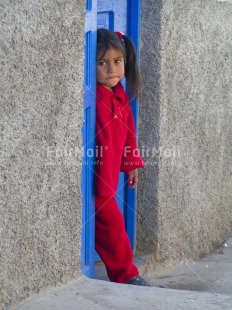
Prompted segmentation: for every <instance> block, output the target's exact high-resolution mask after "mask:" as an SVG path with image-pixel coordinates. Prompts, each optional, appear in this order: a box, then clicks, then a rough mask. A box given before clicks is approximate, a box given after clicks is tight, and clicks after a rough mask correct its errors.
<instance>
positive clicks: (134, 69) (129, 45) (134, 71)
mask: <svg viewBox="0 0 232 310" xmlns="http://www.w3.org/2000/svg"><path fill="white" fill-rule="evenodd" d="M122 40H123V41H124V46H125V50H126V59H125V77H126V80H127V83H128V86H129V96H130V98H131V99H134V97H136V96H137V95H138V93H139V91H140V76H139V70H138V64H137V56H136V49H135V46H134V44H133V42H132V41H131V40H130V39H129V38H128V37H127V36H125V35H123V36H122Z"/></svg>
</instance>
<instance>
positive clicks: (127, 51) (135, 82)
mask: <svg viewBox="0 0 232 310" xmlns="http://www.w3.org/2000/svg"><path fill="white" fill-rule="evenodd" d="M110 48H114V49H116V50H118V51H120V52H122V55H123V57H124V62H125V77H126V80H127V83H128V88H129V91H128V92H129V96H130V97H131V98H132V97H134V96H137V95H138V93H139V89H140V77H139V70H138V65H137V57H136V50H135V46H134V44H133V42H132V41H131V40H130V39H129V38H128V37H127V36H125V35H123V36H122V40H121V39H120V38H119V36H118V35H117V34H116V33H115V32H113V31H111V30H108V29H98V30H97V57H98V58H102V57H103V56H104V55H105V53H106V51H107V50H108V49H110Z"/></svg>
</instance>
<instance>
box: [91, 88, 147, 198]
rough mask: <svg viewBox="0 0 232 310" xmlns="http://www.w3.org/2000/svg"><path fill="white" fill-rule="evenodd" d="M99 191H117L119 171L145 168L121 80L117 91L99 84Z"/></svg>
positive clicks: (110, 193)
mask: <svg viewBox="0 0 232 310" xmlns="http://www.w3.org/2000/svg"><path fill="white" fill-rule="evenodd" d="M96 95H97V101H96V149H97V152H96V153H97V154H96V155H97V156H96V171H95V188H96V194H97V195H98V196H103V197H111V196H115V195H116V191H117V185H118V177H119V172H120V171H123V172H129V171H131V170H134V169H136V168H144V163H143V160H142V158H141V157H140V156H139V152H138V149H137V142H136V132H135V125H134V119H133V115H132V111H131V108H130V105H129V98H128V95H127V94H126V92H125V91H124V88H123V86H122V85H121V83H118V84H117V85H116V86H115V87H114V88H113V91H110V90H108V89H107V88H105V87H104V86H102V85H100V84H97V94H96Z"/></svg>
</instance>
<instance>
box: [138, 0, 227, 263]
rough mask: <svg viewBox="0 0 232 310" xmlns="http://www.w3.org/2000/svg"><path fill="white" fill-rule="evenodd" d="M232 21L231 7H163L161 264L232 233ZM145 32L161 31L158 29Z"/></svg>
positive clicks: (192, 3) (158, 249)
mask: <svg viewBox="0 0 232 310" xmlns="http://www.w3.org/2000/svg"><path fill="white" fill-rule="evenodd" d="M153 2H154V4H153V5H154V6H155V2H156V1H153ZM231 17H232V5H231V4H230V3H229V2H223V3H219V2H218V1H200V0H198V1H189V0H188V1H187V0H186V1H181V2H180V1H177V0H176V1H174V0H166V1H163V5H162V10H161V34H160V59H161V65H160V81H159V83H160V88H159V91H160V94H159V96H160V101H159V106H160V119H159V147H160V153H159V160H158V169H157V170H158V182H153V185H152V186H153V190H154V191H155V190H156V191H157V198H156V199H157V201H158V203H157V202H156V201H154V202H153V206H154V208H155V209H156V219H154V224H155V225H156V227H155V228H154V229H155V230H156V236H157V246H156V249H155V253H154V258H155V260H156V261H159V262H163V261H176V260H177V261H179V260H181V259H187V258H198V257H199V256H201V255H203V254H205V253H208V252H209V251H210V250H212V249H213V248H214V247H215V246H217V245H219V244H220V243H221V242H223V240H224V239H225V238H226V237H227V236H228V235H229V234H230V232H231V231H232V212H231V210H232V192H231V187H232V181H231V175H232V144H231V136H232V123H231V118H232V105H231V103H232V88H231V85H232V78H231V77H232V61H231V55H232V54H231V50H232V49H231V47H232V22H231V20H232V19H231ZM143 31H145V32H146V31H147V32H151V31H153V33H156V31H157V26H156V25H155V24H154V23H153V27H152V26H150V29H147V30H146V29H145V30H143ZM146 53H147V58H146V60H149V56H150V54H151V53H152V52H151V51H149V50H148V51H146ZM144 59H145V57H144ZM152 65H153V66H154V62H152V63H151V66H152ZM157 69H159V68H157V67H155V66H154V67H153V72H156V71H157ZM142 70H143V67H142ZM152 78H153V77H152V74H151V75H150V76H148V77H147V79H149V80H152ZM149 91H150V90H149ZM150 92H151V91H150ZM150 98H152V97H150ZM143 104H145V103H144V102H143V101H142V108H143ZM150 104H151V103H150ZM150 108H151V107H150ZM141 121H142V122H144V120H143V118H142V120H141ZM145 122H146V120H145ZM146 126H149V125H146ZM146 128H147V127H146ZM141 131H142V130H141V129H140V133H141V135H143V132H141ZM154 141H157V137H156V136H155V135H154ZM149 173H150V171H148V172H146V174H148V175H149ZM144 184H145V186H144V188H143V190H141V193H140V195H141V197H140V201H141V203H143V198H144V197H145V196H146V195H147V193H146V183H144ZM155 186H157V188H156V189H155ZM142 191H144V194H142ZM149 203H150V205H151V204H152V201H150V202H149ZM145 207H146V206H144V210H145ZM144 212H145V211H144ZM140 225H141V224H140ZM142 228H143V227H142ZM142 228H141V229H142ZM152 251H153V249H152Z"/></svg>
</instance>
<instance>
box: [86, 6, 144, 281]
mask: <svg viewBox="0 0 232 310" xmlns="http://www.w3.org/2000/svg"><path fill="white" fill-rule="evenodd" d="M99 1H100V0H99ZM119 1H120V0H119ZM109 17H110V20H109V22H110V25H109V26H108V27H109V28H110V29H112V30H113V17H112V16H111V15H110V16H109ZM111 18H112V21H111ZM96 28H97V1H96V0H87V1H86V22H85V72H84V74H85V78H84V84H85V85H84V123H83V127H82V135H83V150H84V152H83V162H82V205H83V208H82V247H81V269H82V272H83V273H84V274H85V275H86V276H87V277H90V278H93V277H94V259H95V251H94V248H95V247H94V238H95V236H94V224H95V217H94V160H95V159H94V157H93V156H88V154H93V152H89V150H90V149H91V150H95V116H96V111H95V88H96V74H95V66H96ZM117 30H120V29H117ZM127 35H128V36H129V37H130V38H131V39H132V41H133V42H134V44H135V46H136V49H137V53H138V59H139V35H140V0H133V1H132V0H128V1H127ZM132 111H133V115H134V119H135V123H136V124H137V119H138V102H135V103H134V104H133V105H132ZM136 128H137V126H136ZM121 178H123V180H122V182H124V183H125V181H126V175H122V176H121ZM123 196H124V197H122V198H123V201H124V207H123V210H122V211H123V213H124V218H125V225H126V230H127V233H128V235H129V238H130V242H131V245H132V248H133V249H135V231H136V190H134V189H129V188H128V187H127V186H125V189H124V192H123ZM120 200H121V199H120Z"/></svg>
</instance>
